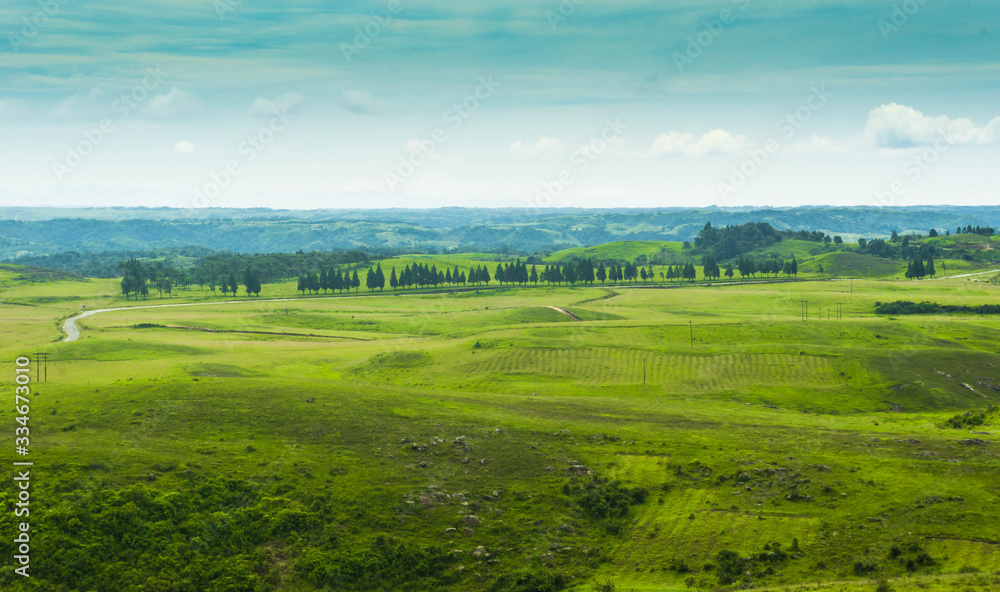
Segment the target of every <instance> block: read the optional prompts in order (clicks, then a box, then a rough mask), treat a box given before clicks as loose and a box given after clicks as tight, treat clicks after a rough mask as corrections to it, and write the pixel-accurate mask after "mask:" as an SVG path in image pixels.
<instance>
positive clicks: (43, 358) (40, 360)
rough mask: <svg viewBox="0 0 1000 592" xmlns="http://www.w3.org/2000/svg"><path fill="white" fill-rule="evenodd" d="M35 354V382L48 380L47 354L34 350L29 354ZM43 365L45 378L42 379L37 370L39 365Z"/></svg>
mask: <svg viewBox="0 0 1000 592" xmlns="http://www.w3.org/2000/svg"><path fill="white" fill-rule="evenodd" d="M31 355H33V356H35V382H48V381H49V354H48V353H47V352H35V353H33V354H31ZM43 365H44V366H45V371H44V374H45V380H44V381H42V380H40V378H39V370H40V369H41V366H43Z"/></svg>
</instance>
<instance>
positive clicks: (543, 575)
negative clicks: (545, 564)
mask: <svg viewBox="0 0 1000 592" xmlns="http://www.w3.org/2000/svg"><path fill="white" fill-rule="evenodd" d="M609 583H610V581H609ZM612 586H614V585H613V584H612ZM565 587H566V576H564V575H563V574H561V573H554V572H552V571H550V570H548V569H545V568H534V569H526V570H522V571H519V572H514V573H506V574H503V575H502V576H500V577H499V578H498V579H497V580H496V581H495V582H493V586H492V587H490V591H491V592H556V591H557V590H562V589H563V588H565ZM611 589H612V590H614V588H613V587H612V588H611Z"/></svg>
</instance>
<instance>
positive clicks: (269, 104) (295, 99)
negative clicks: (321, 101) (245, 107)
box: [250, 92, 302, 117]
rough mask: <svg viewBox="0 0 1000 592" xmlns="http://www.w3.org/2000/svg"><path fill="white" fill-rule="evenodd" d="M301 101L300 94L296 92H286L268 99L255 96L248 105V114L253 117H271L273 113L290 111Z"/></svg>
mask: <svg viewBox="0 0 1000 592" xmlns="http://www.w3.org/2000/svg"><path fill="white" fill-rule="evenodd" d="M301 102H302V96H301V95H300V94H298V93H296V92H286V93H285V94H283V95H281V96H279V97H277V98H275V99H274V100H270V101H269V100H267V99H265V98H264V97H257V98H256V99H254V101H253V103H252V104H251V105H250V115H253V116H254V117H272V116H273V115H274V114H275V113H284V112H286V111H290V110H291V109H292V108H294V107H295V106H296V105H298V104H299V103H301Z"/></svg>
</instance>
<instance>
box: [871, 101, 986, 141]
mask: <svg viewBox="0 0 1000 592" xmlns="http://www.w3.org/2000/svg"><path fill="white" fill-rule="evenodd" d="M865 137H866V138H868V140H869V141H870V142H872V143H873V144H875V145H876V146H878V147H880V148H887V149H890V150H898V149H907V148H917V147H920V146H930V145H932V144H934V143H935V142H937V141H938V140H940V139H942V138H944V139H946V140H947V141H948V142H949V143H951V144H954V145H959V146H985V145H988V144H994V143H996V142H997V141H998V140H1000V117H996V118H994V119H993V120H992V121H991V122H989V123H988V124H987V125H986V126H984V127H977V126H976V125H975V124H974V123H973V122H972V120H970V119H967V118H962V119H952V118H950V117H947V116H945V115H940V116H938V117H931V116H928V115H924V114H923V113H922V112H920V111H917V110H916V109H914V108H913V107H907V106H906V105H899V104H897V103H890V104H888V105H882V106H881V107H878V108H877V109H872V111H871V113H869V114H868V124H867V126H865Z"/></svg>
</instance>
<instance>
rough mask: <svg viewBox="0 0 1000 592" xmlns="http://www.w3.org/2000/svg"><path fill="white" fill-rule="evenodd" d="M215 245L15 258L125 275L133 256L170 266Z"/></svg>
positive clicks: (102, 274) (94, 274) (78, 270)
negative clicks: (181, 258) (125, 269)
mask: <svg viewBox="0 0 1000 592" xmlns="http://www.w3.org/2000/svg"><path fill="white" fill-rule="evenodd" d="M214 253H215V251H213V250H212V249H206V248H205V247H196V246H187V247H170V248H167V249H152V250H141V251H100V252H86V251H85V252H79V251H66V252H65V253H57V254H55V255H28V256H25V257H18V258H17V259H15V260H13V262H14V263H17V264H18V265H27V266H32V267H44V268H47V269H61V270H63V271H70V272H73V273H78V274H80V275H85V276H87V277H101V278H113V277H119V276H121V275H122V270H123V269H124V267H123V266H124V264H125V262H126V261H128V260H130V259H141V260H143V261H150V260H160V261H163V263H164V265H166V266H168V267H174V266H175V265H176V264H177V263H176V261H177V259H178V258H179V257H185V258H200V257H206V256H208V255H212V254H214Z"/></svg>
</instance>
